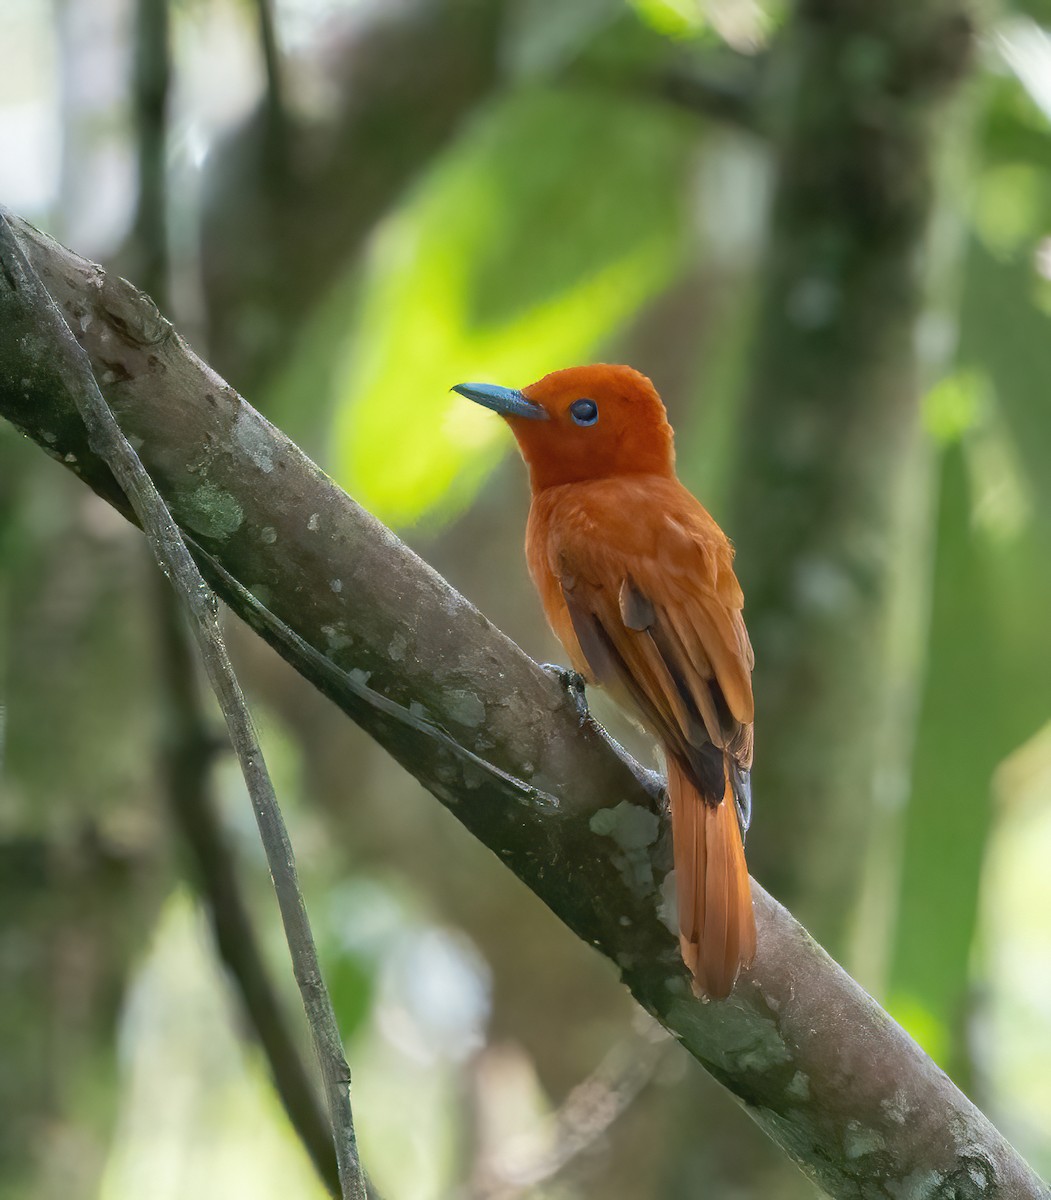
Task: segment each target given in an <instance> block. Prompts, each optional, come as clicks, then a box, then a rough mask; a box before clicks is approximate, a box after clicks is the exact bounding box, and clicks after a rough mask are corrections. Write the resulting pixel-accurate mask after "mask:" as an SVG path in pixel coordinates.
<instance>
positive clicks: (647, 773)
mask: <svg viewBox="0 0 1051 1200" xmlns="http://www.w3.org/2000/svg"><path fill="white" fill-rule="evenodd" d="M540 669H541V670H542V671H546V672H547V674H548V675H553V676H554V677H555V678H556V679H557V680H558V682H559V683H560V684H561V685H562V686H563V688H565V690H566V691H567V692H568V693H569V695H570V696H571V697H572V699H573V702H574V704H575V705H576V707H577V712H578V713H579V714H580V719H581V721H582V722H583V721H588V722H589V723H590V724H591V725H593V726H594V728H595V729H596V730H597V731H598V732H599V734H601V736H602V737H603V738H604V739H605V741H606V742H607V744H608V745H609V747H610V749H611V750H612V751H613V753H614V754H616V756H617V757H618V758H619V759H620V760H621V761H622V762H623V763H625V764H626V765H627V767H628V770H630V771H631V773H632V775H634V776H635V778H636V780H638V783H639V785H640V787H641V788H642V789H643V791H644V792H645V793H646V795H647V796H649V798H650V804H651V807H652V809H653V811H654V812H661V811H663V810H664V809H665V808H666V807H667V785H666V783H665V780H664V776H663V775H662V774H661V773H660V771H651V770H650V769H649V768H648V767H644V766H643V765H642V763H640V762H639V761H638V760H637V759H635V758H633V757H632V756H631V755H630V754H629V753H628V752H627V750H625V749H624V747H623V746H622V745H621V744H620V742H618V741H617V739H616V738H615V737H613V736H612V735H611V734H610V732H609V730H607V729H606V727H605V726H604V725H602V724H601V722H599V721H596V720H595V718H594V717H593V716H592V715H591V712H590V710H589V709H588V701H587V694H586V692H585V688H586V683H585V680H584V676H583V675H581V674H580V672H579V671H574V670H573V668H572V667H563V666H561V665H560V664H559V663H541V664H540Z"/></svg>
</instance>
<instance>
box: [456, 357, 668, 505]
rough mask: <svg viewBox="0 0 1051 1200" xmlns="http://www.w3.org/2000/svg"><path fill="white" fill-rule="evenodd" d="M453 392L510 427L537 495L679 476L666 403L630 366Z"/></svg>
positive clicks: (581, 370)
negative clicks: (571, 486)
mask: <svg viewBox="0 0 1051 1200" xmlns="http://www.w3.org/2000/svg"><path fill="white" fill-rule="evenodd" d="M453 391H454V392H459V393H460V395H462V396H466V397H467V398H468V399H469V400H474V401H475V403H477V404H482V405H484V406H485V407H486V408H491V409H492V410H493V411H494V412H498V413H499V414H500V415H501V416H502V417H503V418H504V419H505V420H506V421H507V423H508V425H510V426H511V431H512V433H513V434H514V435H515V438H516V439H517V441H518V446H519V449H520V450H521V451H522V457H523V458H524V459H525V460H526V463H527V464H528V466H529V474H530V478H531V479H532V483H533V490H534V491H539V490H540V489H541V488H545V487H553V486H557V485H558V484H563V483H579V482H581V481H582V480H587V479H604V478H607V477H609V476H613V475H670V474H672V473H673V471H674V463H675V451H674V447H673V439H672V430H671V426H670V425H669V424H668V417H667V414H666V412H665V411H664V405H663V404H662V403H661V398H660V396H658V395H657V391H656V388H654V386H653V384H652V383H651V382H650V381H649V380H648V379H647V378H646V376H645V375H643V374H641V373H640V372H639V371H635V370H633V369H632V368H631V367H621V366H610V365H607V364H605V363H599V364H596V365H594V366H590V367H567V368H566V369H565V370H563V371H552V372H551V374H550V375H545V376H544V378H543V379H541V380H538V381H537V382H536V383H533V384H530V385H529V387H526V388H522V389H521V390H519V389H516V388H508V387H500V386H499V385H498V384H493V383H459V384H457V385H456V386H455V387H454V388H453Z"/></svg>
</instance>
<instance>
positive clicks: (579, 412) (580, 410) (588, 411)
mask: <svg viewBox="0 0 1051 1200" xmlns="http://www.w3.org/2000/svg"><path fill="white" fill-rule="evenodd" d="M569 415H570V416H571V417H572V418H573V420H574V421H575V422H576V423H577V424H578V425H594V424H595V422H596V421H597V420H598V405H597V404H596V403H595V401H594V400H574V401H573V403H572V404H571V405H570V406H569Z"/></svg>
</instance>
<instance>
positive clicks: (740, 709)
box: [545, 485, 753, 803]
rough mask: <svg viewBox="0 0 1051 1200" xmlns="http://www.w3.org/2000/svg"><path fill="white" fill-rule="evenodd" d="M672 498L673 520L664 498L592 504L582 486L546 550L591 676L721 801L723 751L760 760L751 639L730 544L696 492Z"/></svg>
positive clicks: (744, 766) (740, 763)
mask: <svg viewBox="0 0 1051 1200" xmlns="http://www.w3.org/2000/svg"><path fill="white" fill-rule="evenodd" d="M676 486H678V485H676ZM596 497H597V498H598V499H599V500H600V499H601V494H600V493H596ZM670 499H674V500H675V501H676V502H677V503H678V504H679V510H678V511H676V513H675V515H674V517H669V516H668V512H669V505H668V504H663V505H662V504H661V503H656V504H652V503H650V504H645V503H640V504H631V505H627V504H623V503H621V504H619V505H615V506H613V508H609V507H603V506H600V505H599V504H598V503H596V504H593V505H591V506H590V507H589V506H588V504H587V503H586V502H585V501H584V500H583V498H582V495H581V493H580V492H579V490H578V492H577V493H576V495H575V496H574V500H575V503H576V508H575V510H574V512H573V513H572V514H567V513H564V512H560V513H559V519H558V520H552V521H550V523H549V524H548V525H547V528H548V530H549V531H550V532H549V544H548V547H547V551H548V552H547V554H546V556H545V557H546V559H547V564H548V567H549V570H550V573H551V576H552V577H553V580H552V582H553V583H554V584H555V589H553V590H557V593H558V599H559V600H560V601H561V604H562V605H564V609H565V611H567V612H568V615H569V618H570V621H571V624H572V629H573V632H574V634H575V636H576V640H577V643H578V645H579V649H580V653H581V656H582V658H583V659H584V662H585V663H586V665H587V667H588V672H589V674H590V675H591V676H593V678H594V679H595V681H596V682H598V683H601V684H603V685H605V686H606V687H608V688H610V689H611V690H612V691H613V692H614V693H615V694H618V693H619V695H620V696H621V697H625V696H626V697H627V698H628V699H629V700H630V702H631V703H632V704H633V705H634V707H635V708H636V710H637V711H638V712H639V715H640V716H641V718H642V719H643V721H644V722H645V724H647V725H648V726H649V727H650V728H651V730H652V731H653V732H654V733H655V734H656V735H657V736H658V737H659V738H660V739H661V741H662V742H663V743H664V744H665V745H666V746H667V748H668V749H669V751H670V752H671V753H673V754H675V755H676V756H677V757H679V758H680V759H681V761H682V762H683V763H684V764H686V765H687V766H689V768H690V769H691V773H692V774H693V775H694V776H695V777H696V778H697V779H698V782H699V784H700V785H701V790H702V792H703V794H705V795H706V796H708V797H710V798H711V800H712V802H714V803H718V801H719V800H721V798H722V795H723V780H724V767H723V756H724V754H725V755H728V756H729V757H730V758H731V760H732V761H733V763H734V765H735V766H736V767H737V768H738V769H739V770H741V771H747V770H748V768H749V767H750V766H751V760H752V754H751V750H752V732H751V731H752V719H753V702H752V687H751V669H752V663H753V657H752V651H751V644H750V643H749V641H748V634H747V631H746V629H745V625H744V619H743V615H742V611H741V608H742V603H743V601H742V598H741V589H740V586H739V584H738V582H737V579H736V576H735V575H734V572H733V550H732V548H731V547H730V544H729V542H728V541H727V539H726V538H725V537H724V535H723V534H722V532H721V531H720V530H719V528H718V526H717V525H716V524H715V522H714V521H713V520H712V519H711V517H709V516H708V514H707V513H706V512H705V511H704V509H703V508H701V507H700V505H699V504H697V502H696V501H695V500H693V498H692V497H691V496H689V493H687V492H686V491H685V489H680V490H678V491H677V492H676V493H675V495H674V496H673V497H669V500H670ZM626 512H628V513H631V517H630V518H626V517H625V515H624V514H625V513H626ZM647 514H648V515H647ZM626 521H630V525H629V524H626ZM549 615H552V614H550V612H549ZM556 618H557V614H555V615H553V623H555V620H556Z"/></svg>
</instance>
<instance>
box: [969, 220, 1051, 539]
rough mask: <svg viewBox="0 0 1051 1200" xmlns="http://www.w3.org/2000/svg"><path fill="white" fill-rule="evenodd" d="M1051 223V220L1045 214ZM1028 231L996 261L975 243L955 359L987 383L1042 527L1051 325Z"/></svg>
mask: <svg viewBox="0 0 1051 1200" xmlns="http://www.w3.org/2000/svg"><path fill="white" fill-rule="evenodd" d="M1046 216H1047V218H1049V220H1051V213H1047V214H1046ZM1042 232H1043V231H1042V230H1041V229H1036V230H1034V231H1033V233H1032V235H1031V237H1030V238H1029V240H1028V242H1027V243H1026V244H1025V245H1024V246H1022V247H1021V248H1020V251H1019V253H1018V254H1017V255H1016V256H1015V257H1013V258H1011V259H1006V260H1001V259H997V258H996V257H995V256H994V255H993V254H992V253H990V252H989V251H988V250H987V249H986V248H985V247H983V246H982V245H981V244H980V243H977V242H976V243H973V244H972V247H971V252H970V255H969V260H968V264H967V274H966V282H965V287H964V296H963V309H962V325H961V346H960V359H961V362H962V363H964V364H965V365H972V364H973V365H976V366H977V367H978V368H979V369H980V370H982V371H985V372H986V373H987V374H988V376H989V378H990V379H991V380H992V382H993V385H994V386H995V389H996V394H997V396H998V398H999V403H1000V407H1001V411H1002V413H1003V418H1004V421H1005V422H1006V425H1007V428H1008V430H1009V431H1010V435H1011V441H1012V443H1013V444H1014V446H1016V447H1017V451H1018V454H1019V458H1020V461H1021V463H1022V466H1023V467H1024V469H1025V473H1026V476H1027V479H1028V486H1029V487H1030V488H1031V489H1032V490H1033V491H1034V493H1035V494H1036V496H1037V502H1038V508H1039V511H1040V512H1041V513H1042V514H1044V516H1043V520H1044V521H1045V522H1048V521H1049V520H1051V472H1049V471H1048V469H1047V464H1048V463H1049V462H1051V404H1049V403H1048V394H1049V387H1051V382H1049V381H1051V317H1049V316H1048V314H1047V313H1046V312H1044V311H1042V310H1041V308H1040V307H1039V306H1038V305H1037V304H1036V303H1034V300H1035V299H1036V297H1037V294H1038V288H1039V283H1040V282H1041V281H1040V280H1039V277H1038V276H1037V273H1036V269H1035V265H1034V255H1033V249H1034V248H1035V245H1036V242H1037V241H1038V238H1039V236H1040V234H1041V233H1042Z"/></svg>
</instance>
